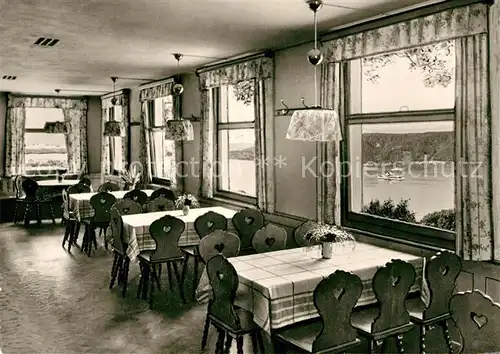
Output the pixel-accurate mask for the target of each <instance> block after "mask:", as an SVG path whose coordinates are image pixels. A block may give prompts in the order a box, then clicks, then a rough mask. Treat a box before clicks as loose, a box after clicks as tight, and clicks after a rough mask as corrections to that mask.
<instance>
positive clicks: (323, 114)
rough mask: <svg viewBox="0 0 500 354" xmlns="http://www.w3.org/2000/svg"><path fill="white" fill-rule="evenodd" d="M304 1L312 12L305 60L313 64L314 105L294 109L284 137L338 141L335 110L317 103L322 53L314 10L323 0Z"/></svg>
mask: <svg viewBox="0 0 500 354" xmlns="http://www.w3.org/2000/svg"><path fill="white" fill-rule="evenodd" d="M306 3H307V4H308V5H309V8H310V9H311V11H312V12H314V48H313V49H311V50H310V51H309V52H308V53H307V60H308V61H309V63H311V64H312V65H314V107H306V108H305V109H296V110H294V112H293V114H292V118H291V121H290V125H289V126H288V131H287V133H286V138H287V139H291V140H304V141H340V140H342V135H341V131H340V126H339V123H340V122H339V118H338V115H337V112H335V111H334V110H332V109H324V108H322V107H321V106H319V105H318V85H317V78H316V68H317V66H318V65H320V64H321V62H322V61H323V54H322V53H321V51H320V50H319V49H318V19H317V16H316V12H317V11H318V10H319V9H320V8H321V7H322V6H323V0H306Z"/></svg>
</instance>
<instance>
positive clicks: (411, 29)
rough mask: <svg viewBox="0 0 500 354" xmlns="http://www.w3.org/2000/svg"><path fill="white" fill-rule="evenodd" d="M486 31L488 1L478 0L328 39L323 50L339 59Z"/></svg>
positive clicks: (330, 58) (336, 60)
mask: <svg viewBox="0 0 500 354" xmlns="http://www.w3.org/2000/svg"><path fill="white" fill-rule="evenodd" d="M487 31H488V5H487V4H483V3H478V4H473V5H469V6H464V7H459V8H455V9H451V10H447V11H442V12H438V13H435V14H432V15H429V16H425V17H420V18H415V19H411V20H408V21H404V22H399V23H396V24H393V25H390V26H386V27H382V28H377V29H374V30H371V31H366V32H362V33H358V34H353V35H351V36H347V37H342V38H337V39H334V40H332V41H326V42H325V43H324V45H325V51H324V53H325V58H326V60H327V61H329V62H338V61H341V60H346V59H355V58H360V57H364V56H369V55H374V54H380V53H387V52H391V51H396V50H401V49H405V48H411V47H416V46H421V45H425V44H431V43H433V42H440V41H444V40H449V39H454V38H459V37H464V36H472V35H475V34H479V33H486V32H487Z"/></svg>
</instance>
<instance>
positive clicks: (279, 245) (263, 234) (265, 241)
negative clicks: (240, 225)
mask: <svg viewBox="0 0 500 354" xmlns="http://www.w3.org/2000/svg"><path fill="white" fill-rule="evenodd" d="M286 238H287V236H286V230H285V229H284V228H282V227H280V226H277V225H274V224H267V225H266V226H264V227H263V228H262V229H260V230H259V231H257V232H256V233H255V235H254V236H253V238H252V247H253V249H254V250H255V252H257V253H264V252H271V251H280V250H284V249H285V248H286Z"/></svg>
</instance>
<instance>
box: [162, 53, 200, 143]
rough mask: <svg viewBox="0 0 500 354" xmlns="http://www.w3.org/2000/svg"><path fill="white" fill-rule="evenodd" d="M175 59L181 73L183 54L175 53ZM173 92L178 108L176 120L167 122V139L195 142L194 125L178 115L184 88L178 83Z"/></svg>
mask: <svg viewBox="0 0 500 354" xmlns="http://www.w3.org/2000/svg"><path fill="white" fill-rule="evenodd" d="M174 58H175V60H177V72H180V69H179V61H180V60H181V58H182V54H180V53H175V54H174ZM172 92H173V94H174V104H175V107H176V108H175V110H174V119H171V120H169V121H167V129H166V131H165V139H166V140H175V141H192V140H194V131H193V125H192V124H191V122H190V121H189V120H187V119H182V118H181V117H177V115H179V114H180V112H179V111H180V101H181V98H180V95H181V94H182V93H183V92H184V86H182V84H180V83H176V84H175V85H174V87H173V88H172Z"/></svg>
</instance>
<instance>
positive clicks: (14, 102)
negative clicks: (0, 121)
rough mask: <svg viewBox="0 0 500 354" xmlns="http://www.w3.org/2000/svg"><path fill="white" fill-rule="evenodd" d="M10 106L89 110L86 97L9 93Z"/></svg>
mask: <svg viewBox="0 0 500 354" xmlns="http://www.w3.org/2000/svg"><path fill="white" fill-rule="evenodd" d="M8 107H10V108H62V109H77V110H87V99H86V98H78V99H73V98H58V97H35V96H14V95H9V100H8Z"/></svg>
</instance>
